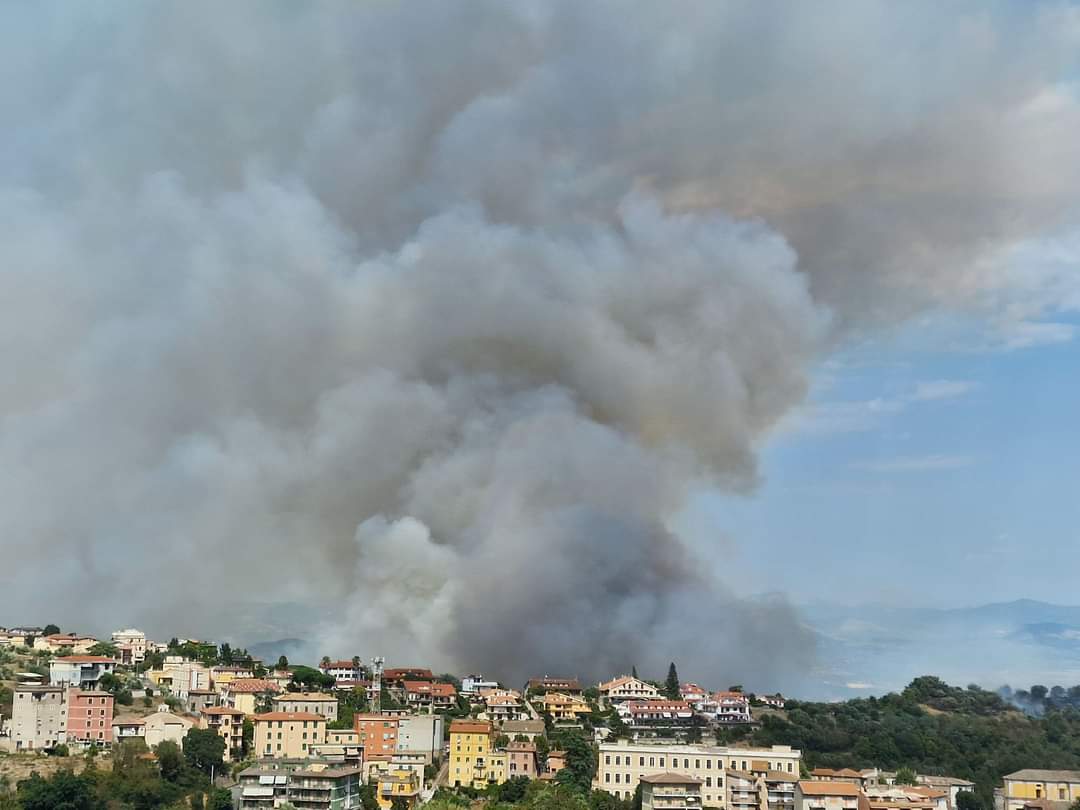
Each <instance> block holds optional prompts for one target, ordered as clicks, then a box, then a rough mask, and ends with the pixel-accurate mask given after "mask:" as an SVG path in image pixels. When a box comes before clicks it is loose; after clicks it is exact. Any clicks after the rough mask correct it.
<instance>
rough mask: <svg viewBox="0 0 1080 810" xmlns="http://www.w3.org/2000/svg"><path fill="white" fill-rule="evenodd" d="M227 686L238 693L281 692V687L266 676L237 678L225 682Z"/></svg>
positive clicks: (229, 689)
mask: <svg viewBox="0 0 1080 810" xmlns="http://www.w3.org/2000/svg"><path fill="white" fill-rule="evenodd" d="M225 688H226V689H227V690H228V691H230V692H236V693H245V694H247V693H257V692H280V691H281V687H280V686H278V685H277V684H276V683H274V682H273V681H268V680H266V679H265V678H237V679H236V680H233V681H229V682H228V683H227V684H225Z"/></svg>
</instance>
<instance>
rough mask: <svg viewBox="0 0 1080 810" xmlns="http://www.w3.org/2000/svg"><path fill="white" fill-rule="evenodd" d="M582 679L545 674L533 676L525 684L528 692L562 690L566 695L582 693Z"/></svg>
mask: <svg viewBox="0 0 1080 810" xmlns="http://www.w3.org/2000/svg"><path fill="white" fill-rule="evenodd" d="M582 691H583V690H582V688H581V681H579V680H578V679H577V678H553V677H551V676H550V675H545V676H544V677H543V678H531V679H530V680H529V682H528V683H526V684H525V692H526V694H527V693H529V692H534V693H535V692H562V693H563V694H566V695H580V694H581V693H582Z"/></svg>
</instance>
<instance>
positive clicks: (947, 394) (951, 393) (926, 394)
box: [908, 380, 977, 402]
mask: <svg viewBox="0 0 1080 810" xmlns="http://www.w3.org/2000/svg"><path fill="white" fill-rule="evenodd" d="M976 387H977V386H976V384H975V383H973V382H971V381H969V380H927V381H926V382H921V383H918V384H917V385H916V386H915V390H914V391H913V392H912V393H911V395H910V396H909V397H908V401H909V402H927V401H931V400H938V399H954V398H956V397H962V396H963V395H964V394H967V393H968V392H969V391H971V390H972V389H974V388H976Z"/></svg>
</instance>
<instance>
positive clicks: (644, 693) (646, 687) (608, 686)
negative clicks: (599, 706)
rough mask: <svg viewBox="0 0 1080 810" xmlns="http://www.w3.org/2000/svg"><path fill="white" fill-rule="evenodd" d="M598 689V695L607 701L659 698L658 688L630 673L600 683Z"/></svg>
mask: <svg viewBox="0 0 1080 810" xmlns="http://www.w3.org/2000/svg"><path fill="white" fill-rule="evenodd" d="M598 689H599V691H600V697H601V698H603V699H604V700H605V701H607V702H608V703H621V702H622V701H624V700H659V698H660V690H659V689H657V688H656V687H655V686H653V685H652V684H651V683H646V682H645V681H643V680H641V678H635V677H633V676H632V675H622V676H621V677H618V678H615V679H614V680H610V681H607V682H606V683H602V684H600V686H599V687H598Z"/></svg>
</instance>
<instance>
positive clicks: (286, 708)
mask: <svg viewBox="0 0 1080 810" xmlns="http://www.w3.org/2000/svg"><path fill="white" fill-rule="evenodd" d="M273 707H274V711H275V712H309V713H311V714H321V715H322V716H323V717H325V718H326V719H327V720H329V721H331V722H333V721H334V720H337V716H338V702H337V698H336V697H334V696H333V695H326V694H323V693H322V692H286V693H285V694H283V695H278V696H277V697H275V698H274V700H273Z"/></svg>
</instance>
